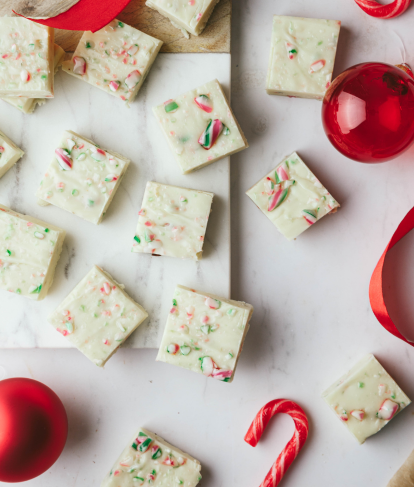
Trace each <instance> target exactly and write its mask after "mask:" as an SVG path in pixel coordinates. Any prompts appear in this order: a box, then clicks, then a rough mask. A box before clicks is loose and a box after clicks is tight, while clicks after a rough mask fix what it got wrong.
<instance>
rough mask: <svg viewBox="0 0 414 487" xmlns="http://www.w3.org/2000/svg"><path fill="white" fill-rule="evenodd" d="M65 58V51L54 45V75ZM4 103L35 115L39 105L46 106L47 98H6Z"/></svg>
mask: <svg viewBox="0 0 414 487" xmlns="http://www.w3.org/2000/svg"><path fill="white" fill-rule="evenodd" d="M64 57H65V51H64V50H63V49H62V48H61V47H60V46H58V45H57V44H55V45H54V68H55V71H54V74H56V73H57V71H58V69H59V66H60V65H61V64H62V61H63V59H64ZM3 101H5V102H7V103H9V104H10V105H13V106H14V107H16V108H17V109H18V110H20V111H21V112H23V113H33V112H34V111H35V108H36V107H37V106H38V105H39V106H40V105H44V104H45V103H46V98H27V97H24V96H5V97H4V98H3Z"/></svg>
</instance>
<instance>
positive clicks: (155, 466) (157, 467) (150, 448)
mask: <svg viewBox="0 0 414 487" xmlns="http://www.w3.org/2000/svg"><path fill="white" fill-rule="evenodd" d="M200 472H201V465H200V462H199V461H197V460H196V459H195V458H193V457H191V456H190V455H188V454H187V453H184V452H183V451H181V450H180V449H178V448H176V447H175V446H172V445H171V444H169V443H167V442H166V441H165V440H163V439H162V438H161V437H160V436H158V435H156V434H155V433H151V432H150V431H148V430H146V429H144V428H141V429H139V430H138V431H137V433H136V434H135V435H134V437H133V438H132V439H131V441H130V442H129V444H128V446H127V447H126V448H125V449H124V451H123V452H122V453H121V455H120V457H119V458H118V459H117V461H116V462H115V464H114V466H113V467H112V469H111V470H110V472H109V473H108V475H107V476H106V477H105V479H104V480H103V482H102V483H101V487H136V486H141V485H144V484H145V485H148V484H150V485H152V486H153V487H175V486H180V485H182V486H183V487H195V486H196V485H197V484H198V483H199V482H200V480H201V475H200Z"/></svg>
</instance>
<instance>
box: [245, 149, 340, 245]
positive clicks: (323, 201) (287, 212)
mask: <svg viewBox="0 0 414 487" xmlns="http://www.w3.org/2000/svg"><path fill="white" fill-rule="evenodd" d="M246 194H247V196H248V197H249V198H250V199H251V200H252V201H253V202H254V203H255V204H256V206H257V207H258V208H259V209H260V210H261V211H262V212H263V213H264V214H265V215H266V216H267V218H269V220H270V221H271V222H272V223H273V225H275V227H276V228H277V229H278V230H279V232H280V233H282V234H283V235H284V236H285V237H286V238H287V239H288V240H293V239H295V238H296V237H298V236H299V235H300V234H301V233H302V232H304V231H305V230H307V229H308V228H309V227H310V226H312V225H313V224H314V223H316V222H317V221H318V220H320V219H321V218H322V217H324V216H325V215H327V214H328V213H335V212H336V211H337V209H338V208H339V206H340V205H339V203H338V202H337V201H336V200H335V199H334V198H333V197H332V195H331V194H330V193H329V192H328V190H327V189H326V188H324V187H323V186H322V184H321V183H320V181H319V180H318V179H317V178H316V177H315V175H314V174H313V173H312V171H311V170H310V169H309V168H308V167H307V166H306V164H305V163H304V162H303V161H302V159H301V158H300V157H299V155H298V154H297V153H296V152H294V153H293V154H292V155H291V156H289V157H287V158H286V159H284V160H283V161H282V162H281V163H280V164H279V165H278V166H276V167H275V168H274V169H272V171H270V173H268V174H267V175H266V176H265V177H264V178H262V179H261V180H260V181H259V182H258V183H256V184H255V185H254V186H253V187H252V188H250V189H249V191H247V192H246Z"/></svg>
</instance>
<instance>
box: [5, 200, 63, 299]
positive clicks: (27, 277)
mask: <svg viewBox="0 0 414 487" xmlns="http://www.w3.org/2000/svg"><path fill="white" fill-rule="evenodd" d="M65 235H66V232H65V230H62V229H61V228H59V227H55V226H54V225H50V224H49V223H45V222H43V221H41V220H38V219H37V218H34V217H31V216H27V215H22V214H21V213H17V212H16V211H13V210H11V209H10V208H7V207H6V206H3V205H0V289H3V290H4V291H9V292H11V293H15V294H19V295H21V296H25V297H26V298H30V299H33V300H35V301H41V300H42V299H44V298H45V297H46V295H47V293H48V291H49V288H50V286H51V285H52V282H53V277H54V275H55V269H56V265H57V263H58V260H59V257H60V254H61V252H62V246H63V241H64V239H65Z"/></svg>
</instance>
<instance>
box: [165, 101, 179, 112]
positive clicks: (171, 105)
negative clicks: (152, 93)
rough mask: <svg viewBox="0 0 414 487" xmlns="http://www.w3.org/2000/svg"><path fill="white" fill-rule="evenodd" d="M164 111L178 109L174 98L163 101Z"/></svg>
mask: <svg viewBox="0 0 414 487" xmlns="http://www.w3.org/2000/svg"><path fill="white" fill-rule="evenodd" d="M164 109H165V112H166V113H174V112H176V111H177V110H178V105H177V103H176V102H175V101H174V100H168V101H166V102H165V103H164Z"/></svg>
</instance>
